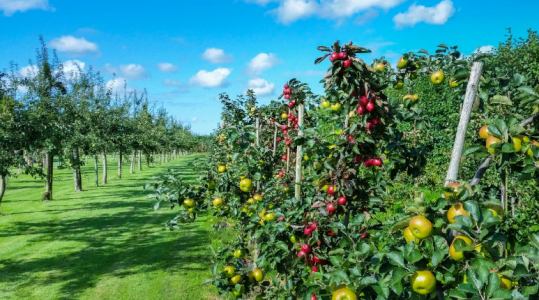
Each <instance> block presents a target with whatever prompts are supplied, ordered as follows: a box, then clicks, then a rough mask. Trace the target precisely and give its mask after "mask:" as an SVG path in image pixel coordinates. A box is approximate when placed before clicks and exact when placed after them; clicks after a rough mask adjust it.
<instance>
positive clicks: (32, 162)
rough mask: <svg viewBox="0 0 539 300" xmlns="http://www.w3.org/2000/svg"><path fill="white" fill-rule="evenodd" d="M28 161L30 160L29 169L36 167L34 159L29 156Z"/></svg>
mask: <svg viewBox="0 0 539 300" xmlns="http://www.w3.org/2000/svg"><path fill="white" fill-rule="evenodd" d="M27 160H28V166H29V167H32V166H34V159H33V158H32V157H30V156H28V158H27Z"/></svg>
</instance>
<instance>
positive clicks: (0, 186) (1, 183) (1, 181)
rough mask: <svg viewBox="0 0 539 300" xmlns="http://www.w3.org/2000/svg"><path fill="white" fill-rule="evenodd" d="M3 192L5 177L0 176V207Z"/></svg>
mask: <svg viewBox="0 0 539 300" xmlns="http://www.w3.org/2000/svg"><path fill="white" fill-rule="evenodd" d="M5 191H6V176H0V205H2V198H4V192H5Z"/></svg>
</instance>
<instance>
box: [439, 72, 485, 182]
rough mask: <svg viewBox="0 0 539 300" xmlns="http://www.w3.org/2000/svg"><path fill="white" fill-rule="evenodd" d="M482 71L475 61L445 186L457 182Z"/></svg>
mask: <svg viewBox="0 0 539 300" xmlns="http://www.w3.org/2000/svg"><path fill="white" fill-rule="evenodd" d="M482 69H483V63H482V62H479V61H476V62H474V63H473V66H472V71H471V74H470V79H469V80H468V87H467V88H466V96H465V98H464V106H463V108H462V113H461V115H460V121H459V125H458V128H457V135H456V137H455V143H454V144H453V152H452V154H451V161H450V163H449V169H448V170H447V176H446V177H445V185H447V184H448V183H450V182H452V181H456V180H457V175H458V172H459V165H460V158H461V156H462V148H463V147H464V139H465V138H466V130H467V128H468V123H469V122H470V114H471V112H472V108H473V104H474V101H475V97H476V96H477V89H478V87H479V78H480V77H481V70H482Z"/></svg>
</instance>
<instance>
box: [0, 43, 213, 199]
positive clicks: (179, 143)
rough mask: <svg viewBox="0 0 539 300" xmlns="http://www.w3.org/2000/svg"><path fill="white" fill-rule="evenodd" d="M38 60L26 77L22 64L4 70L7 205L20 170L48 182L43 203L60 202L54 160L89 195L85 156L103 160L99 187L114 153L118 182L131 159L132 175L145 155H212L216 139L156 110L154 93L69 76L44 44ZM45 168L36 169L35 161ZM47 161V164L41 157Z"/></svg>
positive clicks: (0, 112) (1, 103)
mask: <svg viewBox="0 0 539 300" xmlns="http://www.w3.org/2000/svg"><path fill="white" fill-rule="evenodd" d="M40 41H41V48H40V49H38V50H37V61H36V62H35V63H34V62H32V61H30V67H29V68H28V69H29V70H30V71H29V72H27V74H21V72H20V71H18V69H17V66H16V65H15V64H13V63H12V64H11V67H10V69H9V70H4V71H3V72H0V176H1V180H0V203H1V200H2V196H3V193H4V191H5V188H6V178H7V177H8V176H10V175H16V173H15V174H14V173H13V170H14V169H13V168H14V167H18V168H19V170H20V172H23V171H24V172H25V173H27V174H32V175H41V176H45V177H46V186H45V193H44V194H43V199H42V200H52V198H53V193H52V186H53V185H52V183H53V162H54V158H55V157H56V158H57V159H58V160H59V162H60V163H61V164H62V165H65V166H68V167H70V168H71V169H72V170H73V179H74V184H75V190H76V191H81V190H82V176H81V166H82V165H84V161H85V160H84V159H83V156H88V155H91V156H93V157H94V160H95V184H96V185H98V158H99V156H102V161H103V177H102V183H103V184H105V183H106V182H107V154H108V153H115V154H117V156H118V159H117V160H118V175H117V176H118V177H119V178H120V177H121V176H122V173H121V172H122V168H121V165H122V160H124V157H125V155H129V156H130V158H131V170H130V171H131V172H134V170H135V161H136V160H138V168H139V169H140V168H142V164H143V162H142V160H143V158H142V157H143V155H145V157H146V162H145V163H146V165H149V164H150V162H151V160H152V159H153V158H154V157H155V154H160V156H161V161H164V160H165V159H170V158H171V157H172V156H174V157H175V156H176V155H177V154H179V153H178V151H182V152H186V151H188V150H195V151H205V150H206V144H207V141H208V137H204V136H197V135H194V134H193V133H192V132H191V129H190V126H189V125H185V124H182V123H180V122H179V121H178V120H177V119H175V118H174V117H173V116H171V115H169V114H168V112H167V111H166V110H165V109H164V108H156V107H155V104H153V103H151V102H150V101H149V100H148V98H147V93H146V91H144V92H142V93H140V92H137V91H136V90H133V91H130V90H128V89H127V87H125V86H124V90H123V93H121V94H120V93H118V92H114V91H113V90H112V89H111V87H110V86H107V84H106V83H105V81H104V80H103V77H101V75H100V74H99V73H98V72H94V71H93V70H92V68H91V67H90V68H89V70H88V71H86V72H84V71H83V70H82V69H81V68H79V67H77V68H78V70H77V71H74V72H69V73H67V72H65V70H64V65H63V64H62V62H61V61H60V60H59V59H58V57H57V55H56V53H55V52H54V51H53V52H52V55H50V53H49V50H48V49H47V47H46V45H45V43H44V41H43V39H42V38H41V39H40ZM35 158H40V159H38V161H39V167H34V163H33V161H34V159H35ZM41 158H43V159H41Z"/></svg>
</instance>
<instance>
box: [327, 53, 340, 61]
mask: <svg viewBox="0 0 539 300" xmlns="http://www.w3.org/2000/svg"><path fill="white" fill-rule="evenodd" d="M329 59H331V60H337V59H339V53H337V52H333V53H331V55H330V56H329Z"/></svg>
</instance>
